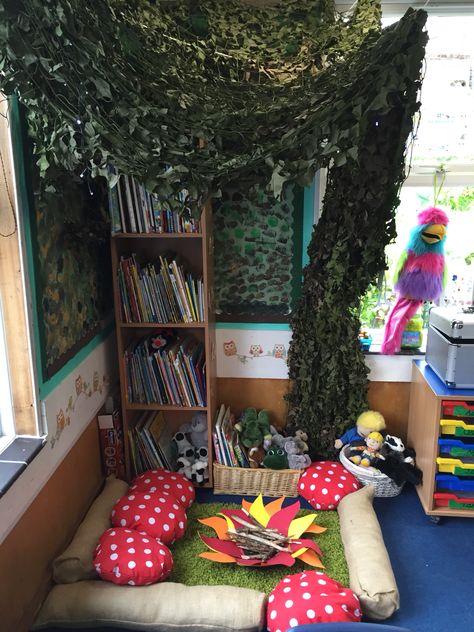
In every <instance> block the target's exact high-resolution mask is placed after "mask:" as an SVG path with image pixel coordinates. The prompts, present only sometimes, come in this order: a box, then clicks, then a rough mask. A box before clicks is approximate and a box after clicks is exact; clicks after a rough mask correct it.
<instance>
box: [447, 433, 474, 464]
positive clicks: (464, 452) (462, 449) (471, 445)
mask: <svg viewBox="0 0 474 632" xmlns="http://www.w3.org/2000/svg"><path fill="white" fill-rule="evenodd" d="M438 445H439V454H440V456H441V455H445V456H452V457H458V458H459V457H467V458H468V459H469V458H474V441H472V439H467V438H465V439H438Z"/></svg>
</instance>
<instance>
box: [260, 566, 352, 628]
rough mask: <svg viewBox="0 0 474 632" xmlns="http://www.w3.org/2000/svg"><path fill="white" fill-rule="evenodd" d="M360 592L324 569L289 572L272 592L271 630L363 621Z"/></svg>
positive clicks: (268, 622)
mask: <svg viewBox="0 0 474 632" xmlns="http://www.w3.org/2000/svg"><path fill="white" fill-rule="evenodd" d="M361 617H362V612H361V609H360V603H359V599H358V598H357V596H356V595H355V594H354V593H353V592H352V590H351V589H350V588H344V586H341V584H339V583H338V582H337V581H335V580H334V579H331V578H330V577H328V576H327V575H325V574H324V573H322V572H321V571H306V572H304V573H297V574H296V575H288V576H287V577H285V578H284V579H283V580H282V581H281V582H280V583H278V584H277V585H276V586H275V588H274V589H273V590H272V592H271V593H270V596H269V597H268V607H267V627H268V632H286V630H289V629H290V628H294V627H296V626H297V625H303V624H306V623H336V622H344V621H349V622H350V621H353V622H354V621H360V620H361Z"/></svg>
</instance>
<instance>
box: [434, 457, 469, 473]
mask: <svg viewBox="0 0 474 632" xmlns="http://www.w3.org/2000/svg"><path fill="white" fill-rule="evenodd" d="M436 463H437V464H438V470H439V471H440V472H447V473H449V474H456V475H457V476H474V463H463V461H461V459H448V458H445V457H442V456H439V457H438V458H437V459H436Z"/></svg>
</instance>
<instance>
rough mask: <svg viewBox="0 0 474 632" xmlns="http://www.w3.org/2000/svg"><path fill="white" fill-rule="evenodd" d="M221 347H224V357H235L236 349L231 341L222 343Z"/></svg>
mask: <svg viewBox="0 0 474 632" xmlns="http://www.w3.org/2000/svg"><path fill="white" fill-rule="evenodd" d="M222 346H223V347H224V355H226V356H233V355H237V347H236V345H235V342H234V341H233V340H230V341H229V342H224V343H223V345H222Z"/></svg>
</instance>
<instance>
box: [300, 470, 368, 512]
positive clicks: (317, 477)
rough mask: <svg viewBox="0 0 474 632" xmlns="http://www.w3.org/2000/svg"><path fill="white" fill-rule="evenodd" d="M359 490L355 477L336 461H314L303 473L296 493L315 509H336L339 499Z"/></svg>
mask: <svg viewBox="0 0 474 632" xmlns="http://www.w3.org/2000/svg"><path fill="white" fill-rule="evenodd" d="M359 488H360V483H359V481H358V480H357V479H356V477H355V476H354V475H353V474H351V473H350V472H349V471H348V470H346V468H345V467H344V466H343V465H341V463H338V462H337V461H315V462H314V463H311V465H310V466H309V467H308V468H307V469H306V470H305V471H304V472H303V474H302V475H301V476H300V480H299V482H298V493H299V495H300V496H303V498H305V499H306V500H307V501H308V502H309V504H310V505H311V506H312V507H314V508H315V509H322V510H328V509H329V510H331V509H336V507H337V506H338V504H339V503H340V501H341V499H342V498H344V496H347V494H350V493H352V492H354V491H356V490H358V489H359Z"/></svg>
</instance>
